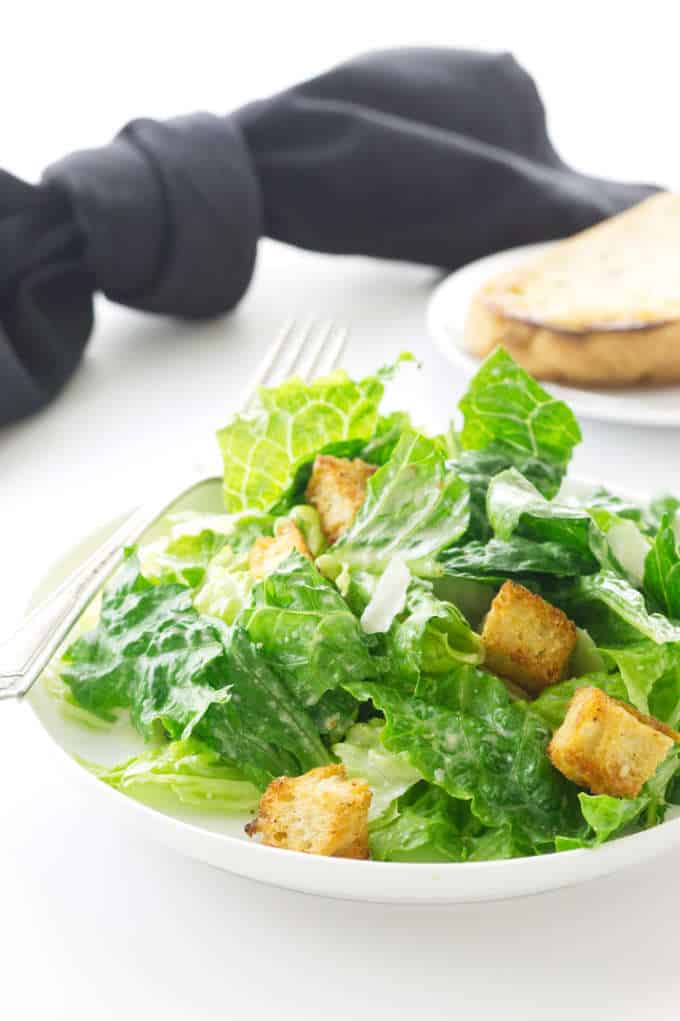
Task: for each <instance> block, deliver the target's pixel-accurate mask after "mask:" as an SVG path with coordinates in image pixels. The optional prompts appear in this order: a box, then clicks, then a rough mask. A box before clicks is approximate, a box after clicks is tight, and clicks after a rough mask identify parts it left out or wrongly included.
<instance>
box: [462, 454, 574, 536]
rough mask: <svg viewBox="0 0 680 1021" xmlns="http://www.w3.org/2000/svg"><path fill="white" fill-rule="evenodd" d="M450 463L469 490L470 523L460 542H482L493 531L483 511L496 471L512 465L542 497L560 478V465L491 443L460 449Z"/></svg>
mask: <svg viewBox="0 0 680 1021" xmlns="http://www.w3.org/2000/svg"><path fill="white" fill-rule="evenodd" d="M453 463H454V464H455V467H456V471H457V472H458V474H459V475H460V477H461V479H462V480H463V481H464V482H466V483H467V485H468V486H469V489H470V522H469V524H468V527H467V530H466V532H465V535H464V536H463V538H462V539H461V540H460V542H461V544H462V543H466V542H468V541H470V540H474V539H476V540H478V541H481V542H483V541H485V540H486V539H489V538H490V537H491V535H492V534H493V533H492V530H491V526H490V525H489V520H488V518H487V513H486V496H487V492H488V489H489V483H490V482H491V479H492V478H494V476H496V475H498V474H499V473H500V472H503V471H506V469H508V468H516V469H517V470H518V471H519V472H521V473H522V475H523V476H524V477H525V478H527V479H529V481H530V482H532V483H533V484H534V485H535V486H536V488H537V489H538V491H539V492H541V493H543V495H544V496H546V497H552V496H554V495H555V493H556V492H557V490H558V489H559V487H560V483H561V482H562V477H563V468H562V467H561V466H560V465H555V464H551V463H549V462H544V461H540V460H538V459H537V458H535V457H530V456H520V455H519V454H518V453H517V454H515V456H511V455H510V453H509V452H508V451H507V450H503V449H501V450H497V449H495V447H494V446H493V445H492V446H490V447H488V448H487V449H485V450H462V451H460V452H459V453H458V454H457V455H456V457H455V461H454V462H453Z"/></svg>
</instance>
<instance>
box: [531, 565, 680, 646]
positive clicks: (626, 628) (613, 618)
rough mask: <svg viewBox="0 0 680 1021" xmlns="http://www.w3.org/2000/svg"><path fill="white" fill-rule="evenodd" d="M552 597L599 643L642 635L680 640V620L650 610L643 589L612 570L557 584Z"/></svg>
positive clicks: (659, 640) (616, 643)
mask: <svg viewBox="0 0 680 1021" xmlns="http://www.w3.org/2000/svg"><path fill="white" fill-rule="evenodd" d="M548 598H549V599H551V600H552V601H553V602H556V603H557V604H558V605H559V606H561V607H562V608H563V609H564V610H565V611H566V612H567V613H568V614H569V616H570V617H571V618H572V620H574V621H576V623H577V624H579V625H581V627H585V628H587V629H588V631H589V633H590V634H591V635H592V637H593V639H594V640H595V642H596V643H597V645H598V646H602V647H605V648H609V647H611V646H619V645H628V644H630V643H634V642H639V641H641V639H642V638H648V639H649V640H650V641H652V642H655V643H656V644H657V645H664V644H666V643H667V642H678V641H680V624H674V623H673V622H672V621H670V620H668V618H667V617H663V616H661V614H658V613H650V612H649V611H648V609H647V606H646V604H645V600H644V597H643V595H642V593H641V592H638V591H637V589H635V588H633V586H632V585H631V584H630V583H629V582H627V581H626V580H625V578H621V577H619V576H618V575H617V574H615V573H614V572H613V571H610V570H602V571H598V572H597V573H596V574H590V575H586V576H585V577H581V578H578V579H577V580H576V581H574V582H573V583H572V584H571V585H565V586H559V585H558V586H555V587H554V588H553V589H552V590H551V592H550V594H549V595H548Z"/></svg>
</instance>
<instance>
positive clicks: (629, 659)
mask: <svg viewBox="0 0 680 1021" xmlns="http://www.w3.org/2000/svg"><path fill="white" fill-rule="evenodd" d="M601 652H603V653H604V654H605V656H607V657H608V658H609V659H610V660H612V661H613V662H614V664H615V665H616V667H617V669H618V670H619V672H620V674H621V678H622V680H623V683H624V684H625V686H626V695H625V696H624V697H625V699H626V701H627V702H630V703H631V705H634V706H635V707H636V709H639V710H640V712H643V713H650V712H652V710H651V706H650V698H651V697H652V692H653V691H654V688H655V686H656V684H657V682H658V681H659V680H660V679H661V678H662V677H664V676H666V675H668V674H669V672H673V674H674V677H675V678H676V680H675V686H676V688H677V686H678V682H677V671H678V668H680V646H678V645H677V644H667V645H657V644H656V643H655V642H651V641H641V642H636V643H635V644H633V645H625V646H620V647H618V648H608V649H601ZM665 694H666V696H667V695H668V694H669V686H668V685H666V686H665ZM679 695H680V690H678V691H676V697H674V698H672V700H671V703H670V704H669V705H664V704H663V701H662V699H659V698H657V699H656V700H655V708H656V709H657V710H659V709H661V711H662V712H663V715H662V716H659V717H658V718H659V719H660V720H662V721H663V722H664V723H669V722H670V720H668V719H666V714H667V713H669V712H670V713H673V711H674V709H675V706H676V705H677V700H678V696H679ZM654 715H657V713H654Z"/></svg>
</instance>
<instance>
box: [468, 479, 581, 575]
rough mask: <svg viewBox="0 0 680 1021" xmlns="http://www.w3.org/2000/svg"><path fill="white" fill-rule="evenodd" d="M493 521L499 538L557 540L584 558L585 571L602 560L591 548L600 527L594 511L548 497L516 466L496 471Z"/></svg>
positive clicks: (490, 498) (489, 498)
mask: <svg viewBox="0 0 680 1021" xmlns="http://www.w3.org/2000/svg"><path fill="white" fill-rule="evenodd" d="M487 511H488V516H489V523H490V524H491V527H492V529H493V531H494V534H495V536H496V538H497V539H501V540H502V541H504V542H507V541H508V540H509V539H511V538H513V537H514V536H515V535H517V536H520V537H522V538H524V539H530V540H532V541H533V542H540V543H544V542H548V543H553V544H555V545H557V546H559V547H561V548H562V549H564V550H565V552H568V553H570V554H571V555H572V556H574V555H577V556H579V557H580V558H581V561H582V564H583V567H582V568H581V570H582V571H590V572H594V571H596V570H597V568H598V566H599V565H598V561H597V560H596V559H595V556H594V555H593V553H592V552H591V535H592V533H593V531H594V530H595V529H596V526H595V523H594V522H593V519H592V518H591V516H590V514H589V513H588V512H587V511H585V510H582V509H580V508H578V507H571V506H569V505H568V504H562V503H558V502H556V501H549V500H546V499H545V497H544V496H542V495H541V493H539V491H538V490H537V489H536V487H535V486H533V485H532V484H531V482H529V480H528V479H525V478H524V476H523V475H521V474H520V473H519V472H518V471H517V470H516V469H515V468H509V469H508V470H507V471H504V472H501V474H500V475H496V476H495V477H494V478H493V479H492V480H491V483H490V485H489V491H488V495H487Z"/></svg>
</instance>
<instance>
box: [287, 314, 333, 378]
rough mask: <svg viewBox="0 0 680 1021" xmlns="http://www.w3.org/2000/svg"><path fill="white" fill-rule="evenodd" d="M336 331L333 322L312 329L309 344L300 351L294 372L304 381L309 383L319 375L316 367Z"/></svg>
mask: <svg viewBox="0 0 680 1021" xmlns="http://www.w3.org/2000/svg"><path fill="white" fill-rule="evenodd" d="M334 330H335V327H334V326H333V323H331V322H326V323H318V324H316V325H314V324H313V329H310V333H309V337H308V342H307V344H306V345H305V346H304V348H301V349H300V352H299V356H298V359H297V362H296V364H295V366H294V370H293V371H294V372H296V373H297V374H298V375H299V376H301V377H302V378H303V379H304V380H307V381H308V382H309V380H312V379H314V377H315V376H317V375H318V373H317V371H316V366H317V364H318V362H319V359H320V358H321V356H322V355H323V352H324V350H325V348H326V346H327V344H328V343H329V341H330V340H331V339H332V337H333V333H334Z"/></svg>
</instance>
